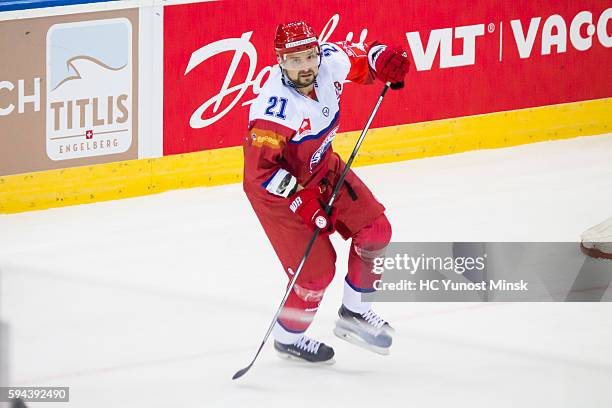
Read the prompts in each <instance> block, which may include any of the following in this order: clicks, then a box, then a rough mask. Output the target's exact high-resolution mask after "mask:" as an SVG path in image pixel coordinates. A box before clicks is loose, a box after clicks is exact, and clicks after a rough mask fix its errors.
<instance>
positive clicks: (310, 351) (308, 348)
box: [274, 336, 335, 365]
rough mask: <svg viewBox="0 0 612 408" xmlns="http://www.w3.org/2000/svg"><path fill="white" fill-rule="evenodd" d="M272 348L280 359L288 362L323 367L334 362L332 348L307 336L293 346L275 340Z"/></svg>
mask: <svg viewBox="0 0 612 408" xmlns="http://www.w3.org/2000/svg"><path fill="white" fill-rule="evenodd" d="M274 348H275V349H276V351H277V353H278V356H279V357H280V358H284V359H288V360H295V361H299V362H304V363H307V364H325V365H326V364H333V363H334V362H335V361H334V349H333V348H331V347H329V346H327V345H326V344H325V343H321V342H320V341H316V340H314V339H311V338H310V337H308V336H302V337H300V338H299V339H298V340H297V341H296V342H295V343H293V344H283V343H280V342H278V341H276V340H275V341H274Z"/></svg>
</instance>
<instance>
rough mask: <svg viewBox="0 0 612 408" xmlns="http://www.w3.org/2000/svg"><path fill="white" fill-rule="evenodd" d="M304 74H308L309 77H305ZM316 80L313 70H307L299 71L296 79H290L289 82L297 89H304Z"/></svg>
mask: <svg viewBox="0 0 612 408" xmlns="http://www.w3.org/2000/svg"><path fill="white" fill-rule="evenodd" d="M305 74H310V75H307V76H305ZM306 78H308V79H306ZM316 78H317V75H316V74H315V72H314V70H312V69H307V70H303V71H299V72H298V74H297V78H296V79H293V78H291V81H293V83H294V84H295V85H296V87H297V88H306V87H307V86H310V85H312V84H313V83H314V81H315V79H316Z"/></svg>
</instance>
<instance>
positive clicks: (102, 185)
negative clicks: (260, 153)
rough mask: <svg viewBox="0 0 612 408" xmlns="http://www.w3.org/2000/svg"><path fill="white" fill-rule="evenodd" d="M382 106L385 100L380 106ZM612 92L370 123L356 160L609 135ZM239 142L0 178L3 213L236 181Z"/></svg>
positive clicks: (339, 142) (341, 145)
mask: <svg viewBox="0 0 612 408" xmlns="http://www.w3.org/2000/svg"><path fill="white" fill-rule="evenodd" d="M383 109H384V105H383ZM611 112H612V98H606V99H599V100H592V101H584V102H577V103H569V104H561V105H554V106H546V107H539V108H532V109H522V110H516V111H507V112H498V113H493V114H486V115H476V116H470V117H463V118H455V119H446V120H439V121H433V122H425V123H415V124H409V125H401V126H394V127H385V128H377V129H371V130H370V132H369V133H368V135H367V138H366V141H365V142H364V144H363V145H362V147H361V150H360V153H359V156H358V158H357V160H356V162H355V165H356V166H363V165H372V164H379V163H388V162H394V161H402V160H410V159H419V158H425V157H431V156H439V155H445V154H453V153H459V152H464V151H468V150H474V149H491V148H501V147H507V146H515V145H520V144H526V143H534V142H540V141H547V140H557V139H567V138H572V137H577V136H589V135H597V134H603V133H609V132H610V129H612V115H611V114H610V113H611ZM358 135H359V132H349V133H341V134H339V135H338V136H337V138H336V140H335V141H334V148H335V150H336V151H338V152H339V153H340V154H341V155H342V156H344V157H347V156H348V154H350V151H351V150H352V148H353V143H354V141H355V139H356V138H357V137H358ZM241 179H242V148H241V147H240V146H238V147H230V148H225V149H215V150H207V151H202V152H197V153H188V154H179V155H172V156H166V157H161V158H153V159H140V160H129V161H123V162H116V163H108V164H100V165H94V166H84V167H73V168H68V169H61V170H51V171H45V172H37V173H29V174H19V175H13V176H5V177H0V213H16V212H23V211H30V210H42V209H46V208H52V207H61V206H67V205H75V204H86V203H92V202H98V201H104V200H114V199H120V198H127V197H135V196H141V195H146V194H153V193H159V192H162V191H167V190H170V189H176V188H189V187H196V186H214V185H220V184H229V183H237V182H240V181H241Z"/></svg>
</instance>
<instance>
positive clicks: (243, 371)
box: [232, 363, 253, 380]
mask: <svg viewBox="0 0 612 408" xmlns="http://www.w3.org/2000/svg"><path fill="white" fill-rule="evenodd" d="M251 367H253V363H251V364H249V365H248V366H247V367H244V368H243V369H241V370H238V371H236V374H234V376H233V377H232V380H235V379H237V378H240V377H242V376H243V375H245V374H246V372H247V371H249V370H250V369H251Z"/></svg>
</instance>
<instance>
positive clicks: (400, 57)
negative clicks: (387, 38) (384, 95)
mask: <svg viewBox="0 0 612 408" xmlns="http://www.w3.org/2000/svg"><path fill="white" fill-rule="evenodd" d="M409 67H410V61H409V60H408V54H406V52H405V51H403V50H402V49H401V48H399V47H395V48H390V47H387V48H385V49H384V50H383V51H381V52H380V55H379V56H378V57H377V58H376V62H375V63H374V68H375V69H376V77H377V78H378V79H380V80H381V81H383V82H391V89H401V88H403V87H404V77H405V76H406V74H407V73H408V68H409Z"/></svg>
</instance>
